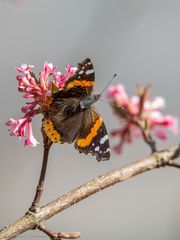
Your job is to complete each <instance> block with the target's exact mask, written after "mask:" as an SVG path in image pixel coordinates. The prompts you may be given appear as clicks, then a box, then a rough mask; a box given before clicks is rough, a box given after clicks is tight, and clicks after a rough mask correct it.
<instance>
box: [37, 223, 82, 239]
mask: <svg viewBox="0 0 180 240" xmlns="http://www.w3.org/2000/svg"><path fill="white" fill-rule="evenodd" d="M38 229H39V231H41V232H43V233H45V234H46V235H47V236H48V237H50V239H52V240H60V239H61V238H64V239H77V238H80V232H60V233H53V232H52V231H51V230H49V229H47V228H45V227H44V226H43V225H39V226H38Z"/></svg>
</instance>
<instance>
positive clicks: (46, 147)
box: [30, 140, 52, 212]
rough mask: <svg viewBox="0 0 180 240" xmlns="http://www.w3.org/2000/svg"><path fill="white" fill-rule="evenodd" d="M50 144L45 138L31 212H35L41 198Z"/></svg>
mask: <svg viewBox="0 0 180 240" xmlns="http://www.w3.org/2000/svg"><path fill="white" fill-rule="evenodd" d="M51 145H52V142H51V141H49V140H47V142H45V143H44V153H43V162H42V167H41V173H40V177H39V182H38V185H37V188H36V193H35V196H34V200H33V202H32V205H31V207H30V211H32V212H36V208H37V206H38V205H39V202H40V198H41V195H42V192H43V190H44V180H45V176H46V169H47V163H48V156H49V150H50V147H51Z"/></svg>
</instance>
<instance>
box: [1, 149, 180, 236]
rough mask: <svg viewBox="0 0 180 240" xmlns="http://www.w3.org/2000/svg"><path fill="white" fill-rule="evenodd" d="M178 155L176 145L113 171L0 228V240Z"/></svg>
mask: <svg viewBox="0 0 180 240" xmlns="http://www.w3.org/2000/svg"><path fill="white" fill-rule="evenodd" d="M179 156H180V145H177V146H174V147H171V148H168V149H166V150H164V151H161V152H156V153H154V154H152V155H151V156H149V157H147V158H145V159H143V160H139V161H136V162H133V163H131V164H128V165H127V166H125V167H123V168H120V169H116V170H113V171H111V172H109V173H106V174H104V175H102V176H99V177H97V178H95V179H93V180H91V181H89V182H88V183H86V184H84V185H82V186H80V187H78V188H76V189H74V190H72V191H70V192H69V193H67V194H65V195H63V196H61V197H59V198H57V199H55V200H54V201H52V202H50V203H48V204H47V205H45V206H43V207H41V208H40V209H39V211H38V212H37V213H32V212H30V211H29V212H28V213H27V214H26V215H25V216H23V217H21V218H20V219H18V220H17V221H16V222H15V223H14V224H12V225H8V226H7V227H5V228H3V229H1V230H0V239H1V240H2V239H3V240H8V239H12V238H15V237H17V236H18V235H20V234H22V233H24V232H26V231H28V230H30V229H34V228H37V227H38V226H39V225H40V224H41V223H42V222H43V221H45V220H47V219H49V218H51V217H52V216H54V215H55V214H57V213H59V212H61V211H63V210H65V209H66V208H69V207H71V206H72V205H74V204H76V203H78V202H80V201H82V200H83V199H85V198H87V197H89V196H91V195H92V194H95V193H97V192H100V191H101V190H103V189H105V188H107V187H110V186H112V185H114V184H116V183H118V182H122V181H124V180H127V179H129V178H131V177H133V176H136V175H138V174H141V173H143V172H146V171H149V170H152V169H156V168H158V167H161V166H165V165H168V164H169V162H171V161H172V160H174V159H175V158H177V157H179Z"/></svg>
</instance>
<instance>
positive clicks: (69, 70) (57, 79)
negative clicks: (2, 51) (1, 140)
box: [6, 62, 76, 147]
mask: <svg viewBox="0 0 180 240" xmlns="http://www.w3.org/2000/svg"><path fill="white" fill-rule="evenodd" d="M33 67H34V66H33V65H27V64H22V65H21V67H17V68H16V70H17V72H18V73H20V74H19V75H18V76H17V81H18V90H19V92H22V93H24V95H23V97H24V98H25V99H28V100H29V99H31V101H30V102H26V104H25V106H23V107H22V108H21V111H22V112H23V113H24V116H23V117H21V118H19V119H13V118H11V119H9V121H7V123H6V124H7V126H8V127H9V129H8V130H9V132H10V135H12V136H18V137H20V139H21V138H22V137H25V136H26V128H27V137H26V139H25V141H24V146H25V147H26V146H29V145H31V146H33V147H35V146H37V144H38V142H37V140H36V139H35V138H34V136H33V132H32V118H33V117H34V116H35V115H36V114H38V113H43V108H44V106H46V105H48V100H49V99H50V97H51V95H52V88H53V87H55V88H56V90H60V89H62V88H63V87H64V84H65V82H66V81H67V80H68V79H69V77H71V76H73V75H74V73H75V70H76V68H73V67H72V66H71V65H67V66H66V74H62V73H61V72H57V67H56V66H53V64H52V63H48V62H45V63H44V67H43V70H42V71H41V72H40V73H39V79H37V78H36V76H35V74H34V73H33V72H32V68H33Z"/></svg>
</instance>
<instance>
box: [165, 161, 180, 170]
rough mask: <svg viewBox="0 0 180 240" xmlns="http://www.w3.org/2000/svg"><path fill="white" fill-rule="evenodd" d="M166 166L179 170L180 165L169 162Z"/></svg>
mask: <svg viewBox="0 0 180 240" xmlns="http://www.w3.org/2000/svg"><path fill="white" fill-rule="evenodd" d="M167 165H168V166H170V167H175V168H180V164H179V163H176V162H173V161H169V163H168V164H167Z"/></svg>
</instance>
